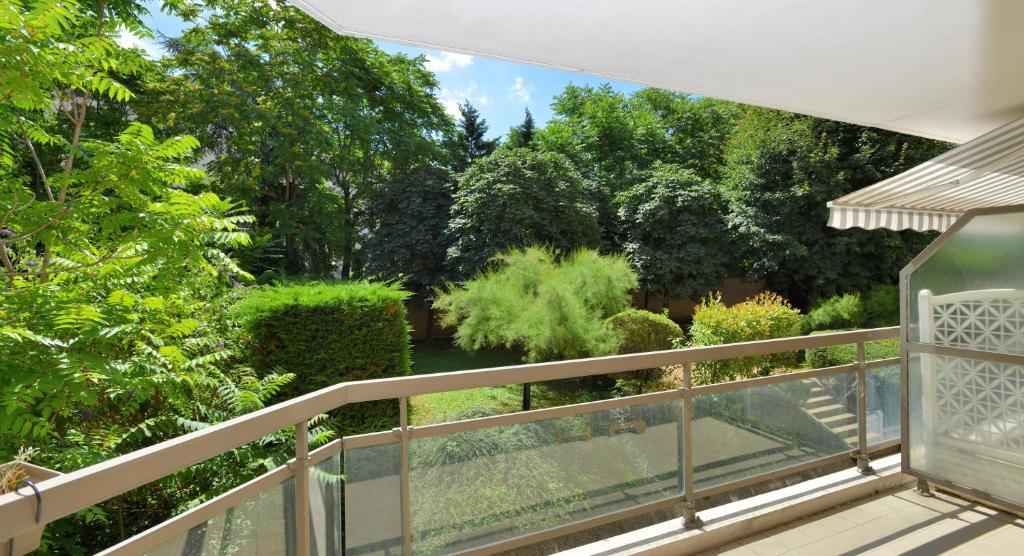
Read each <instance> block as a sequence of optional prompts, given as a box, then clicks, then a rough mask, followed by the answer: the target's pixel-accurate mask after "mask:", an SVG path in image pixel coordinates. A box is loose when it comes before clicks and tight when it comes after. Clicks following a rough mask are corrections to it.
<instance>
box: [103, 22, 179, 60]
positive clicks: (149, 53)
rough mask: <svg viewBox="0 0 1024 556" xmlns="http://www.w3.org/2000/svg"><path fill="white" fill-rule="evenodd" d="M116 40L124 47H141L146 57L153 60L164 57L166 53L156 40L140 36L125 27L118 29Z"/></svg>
mask: <svg viewBox="0 0 1024 556" xmlns="http://www.w3.org/2000/svg"><path fill="white" fill-rule="evenodd" d="M115 40H116V41H117V44H119V45H121V46H122V47H124V48H141V49H142V50H143V51H144V52H145V53H146V57H147V58H149V59H151V60H155V59H157V58H162V57H163V56H164V54H166V52H165V51H164V49H163V47H162V46H160V45H159V44H157V43H156V41H154V40H152V39H148V38H144V37H140V36H138V35H136V34H134V33H132V32H131V31H129V30H128V29H125V28H124V27H122V28H121V29H119V30H118V31H117V38H116V39H115Z"/></svg>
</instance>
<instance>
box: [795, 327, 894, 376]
mask: <svg viewBox="0 0 1024 556" xmlns="http://www.w3.org/2000/svg"><path fill="white" fill-rule="evenodd" d="M828 332H839V331H838V330H820V331H817V332H812V333H811V335H812V336H814V335H818V334H826V333H828ZM805 355H806V358H807V362H808V363H809V364H810V365H811V367H813V368H815V369H820V368H823V367H834V366H836V365H846V364H848V363H853V362H855V361H857V344H845V345H841V346H826V347H821V348H810V349H808V350H807V351H806V352H805ZM899 355H900V341H899V340H898V339H896V338H893V339H890V340H878V341H874V342H867V343H866V344H864V357H865V360H866V361H872V360H875V359H888V358H890V357H899Z"/></svg>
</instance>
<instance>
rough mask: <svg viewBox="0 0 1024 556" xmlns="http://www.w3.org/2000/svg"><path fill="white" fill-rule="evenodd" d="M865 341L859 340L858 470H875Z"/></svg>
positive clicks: (868, 473)
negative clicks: (871, 455) (870, 449)
mask: <svg viewBox="0 0 1024 556" xmlns="http://www.w3.org/2000/svg"><path fill="white" fill-rule="evenodd" d="M865 362H866V357H865V348H864V342H863V341H861V342H857V470H858V471H860V472H861V473H862V474H864V475H870V474H872V473H874V472H875V470H874V469H872V468H871V460H870V459H869V458H868V380H867V379H868V377H867V374H868V373H867V368H866V366H865Z"/></svg>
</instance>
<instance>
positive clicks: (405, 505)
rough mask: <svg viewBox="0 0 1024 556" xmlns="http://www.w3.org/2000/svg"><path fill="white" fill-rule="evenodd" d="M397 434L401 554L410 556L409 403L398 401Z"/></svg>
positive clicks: (406, 400)
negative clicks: (399, 436) (399, 477)
mask: <svg viewBox="0 0 1024 556" xmlns="http://www.w3.org/2000/svg"><path fill="white" fill-rule="evenodd" d="M398 415H399V417H398V420H399V426H400V429H399V433H400V435H401V438H402V553H403V554H404V555H405V556H412V510H411V508H410V507H409V506H410V504H409V500H410V495H409V483H410V481H409V401H408V398H399V399H398Z"/></svg>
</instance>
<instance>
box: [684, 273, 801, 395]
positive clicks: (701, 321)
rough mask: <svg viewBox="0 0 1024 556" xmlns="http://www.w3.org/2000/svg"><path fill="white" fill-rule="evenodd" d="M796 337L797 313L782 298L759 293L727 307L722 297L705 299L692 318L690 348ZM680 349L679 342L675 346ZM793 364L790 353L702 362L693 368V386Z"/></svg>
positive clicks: (798, 312)
mask: <svg viewBox="0 0 1024 556" xmlns="http://www.w3.org/2000/svg"><path fill="white" fill-rule="evenodd" d="M799 333H800V311H799V310H797V309H795V308H793V306H792V305H790V304H789V302H788V301H786V300H785V299H783V298H782V296H780V295H778V294H775V293H771V292H763V293H761V294H758V295H757V296H756V297H754V298H752V299H748V300H746V301H744V302H742V303H737V304H736V305H733V306H732V307H727V306H726V305H725V303H724V302H723V301H722V294H720V293H715V294H712V295H709V296H708V297H707V298H705V299H704V300H703V301H701V303H700V305H698V306H697V308H696V310H695V311H694V314H693V324H692V325H691V326H690V341H689V345H691V346H714V345H719V344H730V343H735V342H749V341H753V340H768V339H771V338H784V337H787V336H795V335H797V334H799ZM676 344H677V345H680V347H682V345H684V343H683V342H676ZM795 363H796V361H795V355H794V354H793V353H779V354H772V355H759V356H753V357H741V358H737V359H729V360H724V361H706V362H703V363H698V364H696V365H694V367H693V382H694V384H696V385H700V384H714V383H716V382H725V381H730V380H735V379H736V378H742V377H748V376H752V375H761V376H764V375H768V374H770V373H771V371H772V370H773V369H775V368H777V367H787V366H792V365H794V364H795Z"/></svg>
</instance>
